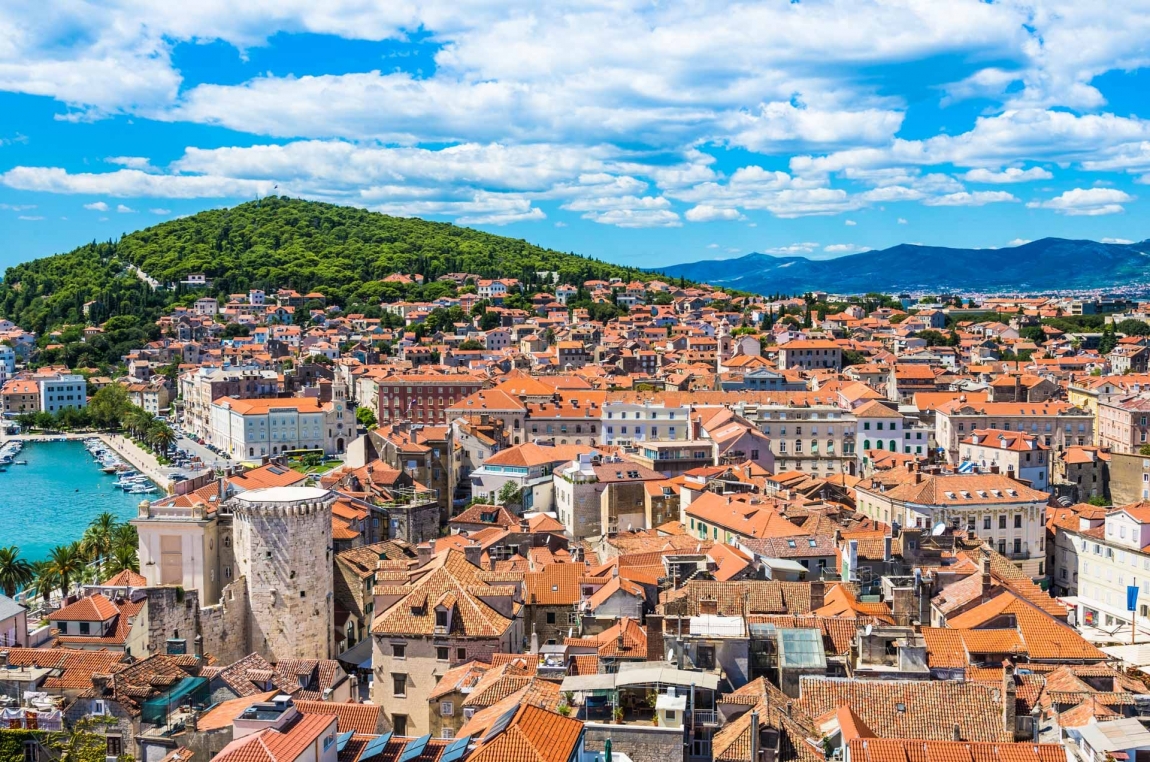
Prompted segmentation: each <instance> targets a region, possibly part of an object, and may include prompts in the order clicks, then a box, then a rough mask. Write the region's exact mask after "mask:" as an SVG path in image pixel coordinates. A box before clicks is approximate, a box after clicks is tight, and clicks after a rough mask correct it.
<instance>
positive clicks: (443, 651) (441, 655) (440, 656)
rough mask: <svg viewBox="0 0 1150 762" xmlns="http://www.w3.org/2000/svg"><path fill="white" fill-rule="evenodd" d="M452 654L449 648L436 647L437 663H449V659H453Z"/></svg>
mask: <svg viewBox="0 0 1150 762" xmlns="http://www.w3.org/2000/svg"><path fill="white" fill-rule="evenodd" d="M450 653H451V649H449V648H448V647H447V646H436V647H435V660H436V661H447V660H448V659H449V658H451V656H450Z"/></svg>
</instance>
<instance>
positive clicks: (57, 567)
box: [48, 542, 84, 597]
mask: <svg viewBox="0 0 1150 762" xmlns="http://www.w3.org/2000/svg"><path fill="white" fill-rule="evenodd" d="M48 563H49V564H50V565H51V569H52V574H53V575H55V577H56V584H57V587H58V589H59V590H60V595H61V596H62V597H67V596H68V592H69V591H70V590H71V589H72V582H74V581H75V580H76V578H77V577H79V576H80V573H81V571H82V570H83V568H84V554H83V553H82V552H81V551H80V543H79V542H73V543H69V544H67V545H57V546H56V547H54V548H52V550H51V551H50V552H49V553H48Z"/></svg>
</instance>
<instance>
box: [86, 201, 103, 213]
mask: <svg viewBox="0 0 1150 762" xmlns="http://www.w3.org/2000/svg"><path fill="white" fill-rule="evenodd" d="M84 208H85V209H90V210H92V211H93V212H106V211H108V205H107V203H105V202H103V201H93V202H92V203H90V204H84Z"/></svg>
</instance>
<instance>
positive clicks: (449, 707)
mask: <svg viewBox="0 0 1150 762" xmlns="http://www.w3.org/2000/svg"><path fill="white" fill-rule="evenodd" d="M454 714H455V704H453V703H452V702H450V701H443V702H441V703H440V704H439V716H440V717H451V716H453V715H454Z"/></svg>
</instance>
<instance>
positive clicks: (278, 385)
mask: <svg viewBox="0 0 1150 762" xmlns="http://www.w3.org/2000/svg"><path fill="white" fill-rule="evenodd" d="M179 384H180V399H181V404H182V405H183V413H182V421H183V426H184V430H185V431H187V432H189V433H190V434H192V435H193V436H195V437H201V438H204V439H206V438H208V437H209V436H210V435H211V430H212V403H213V402H215V401H216V400H218V399H220V398H221V397H230V398H232V399H251V398H255V397H274V396H275V395H277V394H279V393H280V392H281V391H282V390H283V380H282V378H281V377H280V376H279V374H278V373H276V372H275V371H272V370H263V369H261V368H258V367H256V366H254V365H248V366H236V367H227V368H207V367H204V368H197V369H195V370H193V371H190V372H188V373H185V374H183V375H182V376H180V381H179Z"/></svg>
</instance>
